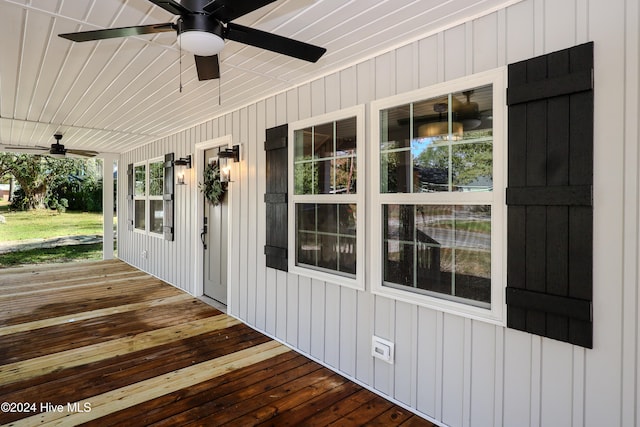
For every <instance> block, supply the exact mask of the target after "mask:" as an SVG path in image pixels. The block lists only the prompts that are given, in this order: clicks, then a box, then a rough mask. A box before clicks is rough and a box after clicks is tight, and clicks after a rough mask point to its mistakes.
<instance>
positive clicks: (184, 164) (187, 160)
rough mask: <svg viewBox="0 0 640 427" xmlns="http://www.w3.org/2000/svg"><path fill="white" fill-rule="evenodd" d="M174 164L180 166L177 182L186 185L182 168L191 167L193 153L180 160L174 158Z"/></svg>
mask: <svg viewBox="0 0 640 427" xmlns="http://www.w3.org/2000/svg"><path fill="white" fill-rule="evenodd" d="M173 165H174V166H180V170H179V171H177V173H176V177H177V181H178V182H177V184H178V185H184V172H183V171H182V168H187V169H191V154H189V155H187V157H180V158H179V159H178V160H174V162H173Z"/></svg>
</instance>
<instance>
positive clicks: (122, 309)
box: [0, 293, 192, 336]
mask: <svg viewBox="0 0 640 427" xmlns="http://www.w3.org/2000/svg"><path fill="white" fill-rule="evenodd" d="M191 298H192V297H191V296H190V295H187V294H183V293H181V294H178V295H174V296H170V297H164V298H157V299H152V300H149V301H143V302H137V303H132V304H123V305H116V306H114V307H107V308H101V309H97V310H90V311H85V312H82V313H74V314H68V315H66V316H58V317H50V318H46V319H42V320H35V321H32V322H26V323H19V324H17V325H12V326H5V327H0V336H4V335H10V334H16V333H18V332H27V331H35V330H36V329H40V328H47V327H50V326H55V325H64V324H69V323H73V322H80V321H83V320H88V319H94V318H96V317H104V316H109V315H114V314H121V313H126V312H129V311H136V310H145V309H148V308H151V307H157V306H160V305H165V304H167V305H170V304H178V303H180V302H183V301H188V300H190V299H191Z"/></svg>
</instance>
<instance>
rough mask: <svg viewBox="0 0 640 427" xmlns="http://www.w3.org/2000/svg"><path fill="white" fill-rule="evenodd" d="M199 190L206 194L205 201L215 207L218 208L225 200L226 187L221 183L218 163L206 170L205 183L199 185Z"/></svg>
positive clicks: (209, 165) (210, 165) (212, 164)
mask: <svg viewBox="0 0 640 427" xmlns="http://www.w3.org/2000/svg"><path fill="white" fill-rule="evenodd" d="M198 188H199V189H200V191H202V192H203V193H204V197H205V199H207V200H208V201H209V203H211V204H212V205H213V206H218V205H219V204H220V203H221V202H222V200H223V199H224V195H225V193H226V191H227V189H226V185H225V184H223V183H222V182H220V166H219V165H218V162H213V163H210V164H208V165H207V167H206V168H205V170H204V182H199V183H198Z"/></svg>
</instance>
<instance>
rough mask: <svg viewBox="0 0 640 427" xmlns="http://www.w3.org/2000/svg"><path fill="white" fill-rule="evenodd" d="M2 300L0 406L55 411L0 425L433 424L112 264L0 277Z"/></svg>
mask: <svg viewBox="0 0 640 427" xmlns="http://www.w3.org/2000/svg"><path fill="white" fill-rule="evenodd" d="M0 304H3V310H2V312H0V401H2V402H33V403H36V404H37V405H41V404H42V405H45V404H48V403H50V404H52V405H54V406H51V407H49V406H43V407H42V408H41V407H38V408H37V411H36V412H31V413H17V412H13V413H6V412H0V425H9V426H13V425H15V426H32V425H51V426H53V425H63V426H71V425H78V424H86V425H90V426H101V427H102V426H108V425H122V426H131V425H134V426H136V425H145V426H147V425H170V426H175V425H181V426H182V425H233V426H237V425H258V424H260V425H273V426H287V425H291V426H293V425H323V426H325V425H332V424H333V425H341V426H342V425H364V424H368V425H415V426H433V425H432V424H431V423H429V422H428V421H426V420H424V419H422V418H420V417H418V416H416V415H415V414H413V413H411V412H409V411H407V410H405V409H403V408H400V407H398V406H396V405H393V404H392V403H390V402H388V401H386V400H384V399H382V398H381V397H379V396H377V395H375V394H374V393H372V392H370V391H368V390H365V389H363V388H362V387H361V386H359V385H357V384H355V383H353V382H350V381H348V380H347V379H345V378H343V377H341V376H340V375H338V374H336V373H334V372H333V371H331V370H329V369H327V368H325V367H322V366H321V365H319V364H317V363H315V362H313V361H310V360H309V359H307V358H305V357H304V356H301V355H299V354H297V353H295V352H293V351H291V350H290V349H289V348H288V347H286V346H284V345H282V344H279V343H277V342H275V341H273V340H271V339H270V338H268V337H266V336H265V335H263V334H261V333H259V332H257V331H255V330H253V329H251V328H249V327H247V326H246V325H244V324H242V323H241V322H240V321H238V320H237V319H234V318H232V317H229V316H226V315H223V314H221V313H220V312H219V311H217V310H215V309H213V308H212V307H209V306H207V305H205V304H204V303H202V302H201V301H199V300H197V299H194V298H192V297H190V296H188V295H186V294H184V293H183V292H182V291H180V290H179V289H176V288H173V287H171V286H169V285H167V284H165V283H163V282H162V281H161V280H159V279H157V278H154V277H152V276H149V275H148V274H145V273H142V272H139V271H138V270H136V269H135V268H133V267H131V266H129V265H126V264H124V263H122V262H119V261H100V262H92V263H83V264H68V265H64V264H63V265H56V266H43V267H41V266H37V267H27V268H20V269H5V270H0ZM5 308H6V309H5ZM85 403H86V404H88V405H89V409H90V411H85V412H80V411H78V409H82V408H83V404H85ZM58 404H61V405H62V407H61V408H62V410H61V411H54V410H51V409H52V408H57V407H56V406H55V405H58ZM76 404H77V406H74V405H76ZM68 405H71V406H68ZM43 409H48V410H44V411H43Z"/></svg>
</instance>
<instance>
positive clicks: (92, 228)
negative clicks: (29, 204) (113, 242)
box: [0, 202, 102, 242]
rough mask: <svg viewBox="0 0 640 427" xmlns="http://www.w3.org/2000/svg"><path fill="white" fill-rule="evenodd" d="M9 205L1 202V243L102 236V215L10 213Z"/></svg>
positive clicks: (44, 212) (40, 211) (42, 211)
mask: <svg viewBox="0 0 640 427" xmlns="http://www.w3.org/2000/svg"><path fill="white" fill-rule="evenodd" d="M7 205H8V203H7V202H0V215H3V216H4V217H5V219H6V223H4V224H0V242H6V241H10V240H25V239H37V238H48V237H60V236H77V235H81V234H99V235H101V234H102V214H101V213H93V212H92V213H88V212H72V211H68V212H65V213H63V214H58V213H57V212H55V211H51V210H44V209H42V210H35V211H18V212H9V211H8V207H7Z"/></svg>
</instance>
